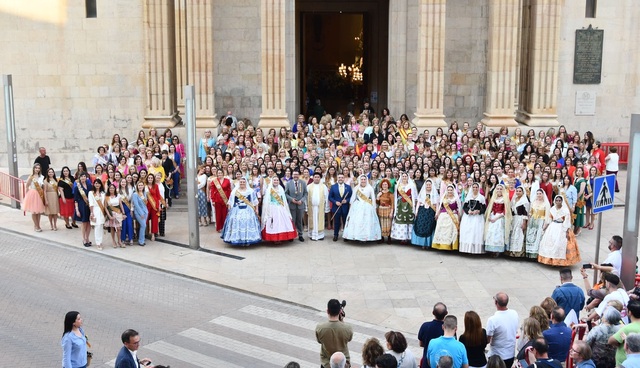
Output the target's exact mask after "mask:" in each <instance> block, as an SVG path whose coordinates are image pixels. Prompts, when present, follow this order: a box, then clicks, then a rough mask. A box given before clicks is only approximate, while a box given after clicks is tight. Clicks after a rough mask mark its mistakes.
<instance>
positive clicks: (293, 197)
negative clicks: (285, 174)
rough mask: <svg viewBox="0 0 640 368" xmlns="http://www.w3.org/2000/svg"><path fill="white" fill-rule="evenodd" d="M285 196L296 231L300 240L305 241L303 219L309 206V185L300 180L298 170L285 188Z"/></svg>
mask: <svg viewBox="0 0 640 368" xmlns="http://www.w3.org/2000/svg"><path fill="white" fill-rule="evenodd" d="M284 194H285V195H286V196H287V202H288V203H289V211H291V219H292V220H293V223H294V224H295V225H296V230H298V240H300V241H304V237H303V236H302V234H303V231H302V230H303V229H302V218H303V217H304V210H305V207H306V205H307V183H305V182H304V181H303V180H300V171H298V169H295V170H294V171H293V179H291V180H289V182H288V183H287V185H286V186H285V188H284Z"/></svg>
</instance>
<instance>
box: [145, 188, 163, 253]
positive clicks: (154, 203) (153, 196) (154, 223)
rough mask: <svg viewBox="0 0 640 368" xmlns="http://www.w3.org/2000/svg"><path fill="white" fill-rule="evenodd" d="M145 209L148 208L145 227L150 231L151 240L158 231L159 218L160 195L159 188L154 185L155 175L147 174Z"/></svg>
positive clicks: (154, 238) (153, 239)
mask: <svg viewBox="0 0 640 368" xmlns="http://www.w3.org/2000/svg"><path fill="white" fill-rule="evenodd" d="M146 181H147V189H146V192H147V210H149V217H147V229H148V230H149V233H151V241H155V240H156V234H157V233H158V231H159V230H158V220H159V219H160V202H161V201H162V196H161V195H160V190H159V189H158V186H157V185H156V176H155V175H147V178H146Z"/></svg>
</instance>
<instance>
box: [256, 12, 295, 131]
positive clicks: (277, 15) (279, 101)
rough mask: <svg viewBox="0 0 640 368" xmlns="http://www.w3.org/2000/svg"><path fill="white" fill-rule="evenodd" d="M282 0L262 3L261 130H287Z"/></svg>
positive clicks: (259, 123) (259, 124)
mask: <svg viewBox="0 0 640 368" xmlns="http://www.w3.org/2000/svg"><path fill="white" fill-rule="evenodd" d="M285 1H286V0H261V9H260V23H261V24H260V29H261V32H260V35H261V38H262V47H261V51H262V113H261V114H260V121H259V122H258V126H259V127H261V128H278V127H289V126H290V124H289V119H288V118H287V110H286V74H285V70H286V67H285V51H286V50H285V48H286V47H285V19H286V18H285Z"/></svg>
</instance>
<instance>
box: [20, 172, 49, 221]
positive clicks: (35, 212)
mask: <svg viewBox="0 0 640 368" xmlns="http://www.w3.org/2000/svg"><path fill="white" fill-rule="evenodd" d="M43 184H44V176H42V174H41V173H40V164H35V165H33V169H32V172H31V175H30V176H29V178H28V179H27V188H29V189H28V190H27V194H26V195H25V196H24V201H23V203H22V207H23V208H24V212H30V213H31V220H32V221H33V230H34V231H36V232H41V231H42V229H41V228H40V216H42V214H43V213H44V210H45V208H44V202H45V199H44V188H43V187H42V186H43Z"/></svg>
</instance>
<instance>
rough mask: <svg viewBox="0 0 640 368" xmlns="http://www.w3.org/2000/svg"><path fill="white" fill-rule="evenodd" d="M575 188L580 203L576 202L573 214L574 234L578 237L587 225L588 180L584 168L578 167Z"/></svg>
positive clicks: (575, 174)
mask: <svg viewBox="0 0 640 368" xmlns="http://www.w3.org/2000/svg"><path fill="white" fill-rule="evenodd" d="M573 186H575V187H576V191H577V192H578V201H577V202H576V209H575V211H574V212H573V214H574V215H575V216H574V217H575V220H574V222H573V226H574V227H573V232H574V234H576V235H580V231H582V227H583V226H584V223H585V218H586V209H587V208H586V204H587V199H586V198H585V195H586V194H587V180H586V179H585V178H584V169H583V168H582V167H578V168H577V169H576V171H575V173H574V181H573Z"/></svg>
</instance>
